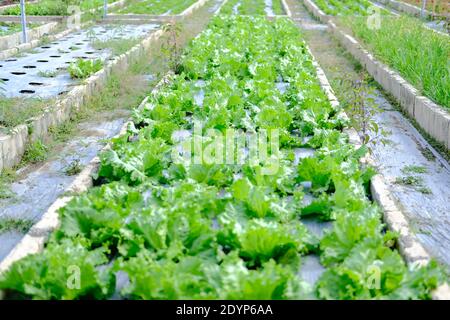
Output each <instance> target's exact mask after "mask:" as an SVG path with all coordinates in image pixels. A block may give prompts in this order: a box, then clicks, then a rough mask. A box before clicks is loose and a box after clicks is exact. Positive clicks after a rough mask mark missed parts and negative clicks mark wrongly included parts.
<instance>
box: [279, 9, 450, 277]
mask: <svg viewBox="0 0 450 320" xmlns="http://www.w3.org/2000/svg"><path fill="white" fill-rule="evenodd" d="M287 3H288V5H289V7H290V9H291V11H292V14H293V19H294V20H295V22H296V23H297V24H298V26H299V27H300V28H301V29H303V30H304V31H303V33H304V35H305V38H306V40H307V42H308V45H309V46H310V48H311V51H312V52H313V54H314V56H315V57H316V59H317V60H318V62H319V64H320V65H321V66H322V68H323V69H324V71H325V73H326V74H327V77H328V79H329V80H330V82H331V84H332V86H333V89H334V91H335V93H336V95H337V97H338V99H339V101H341V102H345V101H347V99H348V96H347V94H346V93H348V90H346V88H344V87H343V86H342V79H343V78H348V79H350V80H355V79H358V78H360V66H359V65H358V64H356V63H355V61H354V60H353V59H352V58H351V57H350V56H349V55H348V54H347V53H346V52H345V51H344V50H343V49H342V48H341V47H340V46H339V45H338V43H337V42H336V41H335V40H334V39H333V38H332V36H330V34H329V33H328V32H327V27H326V25H323V24H321V23H320V22H317V21H316V20H314V19H313V18H312V16H311V15H310V14H309V13H308V12H307V10H306V8H305V7H304V6H303V4H302V1H301V0H287ZM369 87H370V89H371V90H373V91H372V92H371V94H368V95H367V96H366V97H365V100H366V102H367V101H368V99H373V100H374V102H375V104H376V105H377V106H378V107H379V108H380V109H381V112H379V113H377V114H376V115H375V116H374V120H375V121H376V123H377V124H378V125H379V126H380V128H382V129H384V130H386V131H388V134H387V136H386V137H385V138H386V140H387V143H386V144H382V143H377V144H375V145H374V146H373V147H372V149H373V158H374V160H375V162H376V165H377V167H378V168H377V169H378V171H379V172H380V173H381V174H383V176H384V177H385V178H386V180H387V182H388V183H389V188H390V190H391V192H392V194H393V195H394V196H395V198H396V200H397V201H398V203H399V205H400V206H401V207H402V208H403V209H404V212H405V214H406V216H407V218H408V219H409V222H410V224H411V226H412V228H413V230H414V231H415V232H416V234H417V236H418V238H419V240H420V241H421V242H422V244H423V245H424V247H425V248H426V249H427V250H428V252H430V253H431V254H432V255H433V256H434V257H436V258H437V260H439V261H440V262H441V263H443V264H445V265H446V267H447V268H448V269H450V170H449V168H450V167H449V165H448V163H447V162H446V161H445V160H444V159H443V158H442V157H441V156H440V155H439V154H438V153H437V152H436V150H434V149H433V148H432V147H431V146H430V145H429V144H428V143H427V142H426V140H425V139H424V138H423V137H422V136H421V135H420V134H419V133H418V132H417V130H416V129H415V128H414V127H413V126H412V125H411V124H410V122H409V121H408V120H407V119H406V118H405V117H404V116H403V115H402V114H401V113H400V112H398V111H397V109H396V108H395V107H394V105H393V104H391V103H390V101H389V100H388V99H387V97H386V96H385V95H384V94H383V92H381V91H380V90H379V89H378V87H377V86H376V85H375V84H369Z"/></svg>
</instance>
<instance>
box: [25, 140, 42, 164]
mask: <svg viewBox="0 0 450 320" xmlns="http://www.w3.org/2000/svg"><path fill="white" fill-rule="evenodd" d="M48 155H49V148H48V146H47V145H45V144H44V143H43V142H42V141H40V140H37V141H35V142H32V143H29V144H28V145H27V147H26V149H25V153H24V154H23V156H22V160H21V162H22V163H27V164H28V163H38V162H41V161H44V160H47V158H48Z"/></svg>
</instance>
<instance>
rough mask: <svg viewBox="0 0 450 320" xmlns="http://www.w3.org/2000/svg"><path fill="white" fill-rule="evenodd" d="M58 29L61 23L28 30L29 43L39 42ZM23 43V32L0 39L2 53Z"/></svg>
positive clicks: (47, 24) (52, 23)
mask: <svg viewBox="0 0 450 320" xmlns="http://www.w3.org/2000/svg"><path fill="white" fill-rule="evenodd" d="M58 27H59V23H57V22H49V23H46V24H44V25H42V26H39V27H36V28H33V29H28V30H27V36H28V41H33V40H37V39H39V38H41V37H43V36H45V35H47V34H49V33H51V32H53V31H55V30H56V29H57V28H58ZM21 43H22V32H16V33H13V34H10V35H7V36H3V37H0V51H2V50H8V49H10V48H13V47H16V46H18V45H20V44H21Z"/></svg>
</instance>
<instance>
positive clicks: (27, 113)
mask: <svg viewBox="0 0 450 320" xmlns="http://www.w3.org/2000/svg"><path fill="white" fill-rule="evenodd" d="M52 104H53V103H52V100H44V99H38V98H28V99H25V98H3V97H1V96H0V106H1V107H0V129H1V127H3V130H2V131H4V132H5V131H6V132H8V130H9V129H12V128H14V127H15V126H17V125H19V124H24V123H25V122H26V121H27V120H28V119H30V118H32V117H34V116H37V115H38V114H41V113H42V112H43V110H44V109H45V108H46V107H47V106H51V105H52Z"/></svg>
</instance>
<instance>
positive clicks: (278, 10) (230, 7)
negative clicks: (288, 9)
mask: <svg viewBox="0 0 450 320" xmlns="http://www.w3.org/2000/svg"><path fill="white" fill-rule="evenodd" d="M221 12H222V13H223V14H240V15H283V14H285V12H284V10H283V5H282V4H281V0H272V1H262V0H228V1H227V2H226V3H225V4H224V5H223V7H222V9H221Z"/></svg>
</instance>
